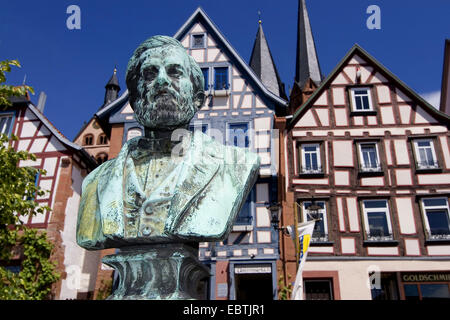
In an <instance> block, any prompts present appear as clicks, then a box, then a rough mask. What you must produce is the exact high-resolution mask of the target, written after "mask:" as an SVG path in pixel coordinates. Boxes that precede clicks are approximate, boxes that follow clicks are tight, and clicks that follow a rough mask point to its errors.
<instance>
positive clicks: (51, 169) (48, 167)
mask: <svg viewBox="0 0 450 320" xmlns="http://www.w3.org/2000/svg"><path fill="white" fill-rule="evenodd" d="M57 161H58V158H46V159H45V160H44V170H45V171H47V174H46V175H45V176H46V177H52V176H53V175H55V169H56V163H57Z"/></svg>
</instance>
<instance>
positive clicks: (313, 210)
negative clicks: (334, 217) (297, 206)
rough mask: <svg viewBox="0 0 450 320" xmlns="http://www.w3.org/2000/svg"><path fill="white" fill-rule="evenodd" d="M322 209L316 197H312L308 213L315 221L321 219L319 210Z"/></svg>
mask: <svg viewBox="0 0 450 320" xmlns="http://www.w3.org/2000/svg"><path fill="white" fill-rule="evenodd" d="M320 210H322V207H321V206H319V205H317V203H316V201H314V198H312V199H311V205H310V206H309V207H308V209H307V212H306V214H307V215H308V216H309V217H310V218H311V219H312V220H314V221H320V220H321V218H320V213H319V211H320Z"/></svg>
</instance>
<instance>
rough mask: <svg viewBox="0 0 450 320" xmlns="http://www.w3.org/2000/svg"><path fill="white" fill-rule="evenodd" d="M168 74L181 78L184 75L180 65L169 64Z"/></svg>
mask: <svg viewBox="0 0 450 320" xmlns="http://www.w3.org/2000/svg"><path fill="white" fill-rule="evenodd" d="M167 75H168V76H169V77H173V78H179V77H181V76H182V75H183V70H182V69H181V67H180V66H175V65H174V66H169V67H168V68H167Z"/></svg>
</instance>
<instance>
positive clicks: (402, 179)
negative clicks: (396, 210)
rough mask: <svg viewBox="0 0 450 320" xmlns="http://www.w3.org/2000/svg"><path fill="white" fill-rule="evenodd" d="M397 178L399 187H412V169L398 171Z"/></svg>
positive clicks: (396, 172)
mask: <svg viewBox="0 0 450 320" xmlns="http://www.w3.org/2000/svg"><path fill="white" fill-rule="evenodd" d="M395 177H396V179H397V185H399V186H410V185H412V178H411V170H410V169H396V170H395Z"/></svg>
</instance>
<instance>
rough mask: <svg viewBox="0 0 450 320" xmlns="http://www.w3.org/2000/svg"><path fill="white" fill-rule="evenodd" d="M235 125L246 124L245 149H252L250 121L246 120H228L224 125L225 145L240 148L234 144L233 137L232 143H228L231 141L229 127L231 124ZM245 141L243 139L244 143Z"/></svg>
mask: <svg viewBox="0 0 450 320" xmlns="http://www.w3.org/2000/svg"><path fill="white" fill-rule="evenodd" d="M235 125H236V126H237V125H246V126H247V131H246V132H247V134H246V137H247V138H248V146H245V148H246V149H248V150H252V148H253V141H252V137H251V132H250V131H251V125H250V122H248V121H239V122H228V123H227V127H226V145H227V146H235V147H240V148H242V147H241V146H239V145H238V146H236V145H235V144H234V139H233V143H230V142H231V127H232V126H235ZM233 138H234V136H233ZM245 142H246V141H244V144H246V143H245Z"/></svg>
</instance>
